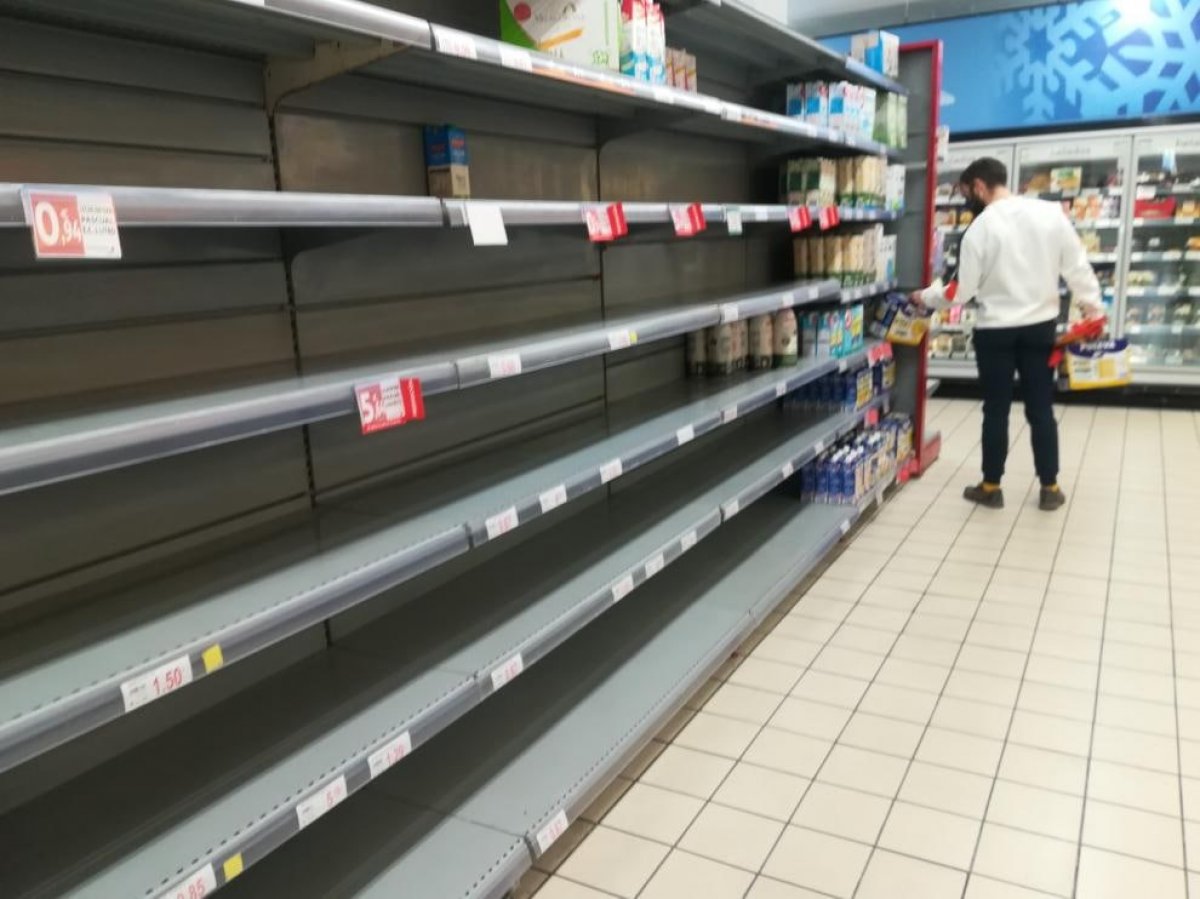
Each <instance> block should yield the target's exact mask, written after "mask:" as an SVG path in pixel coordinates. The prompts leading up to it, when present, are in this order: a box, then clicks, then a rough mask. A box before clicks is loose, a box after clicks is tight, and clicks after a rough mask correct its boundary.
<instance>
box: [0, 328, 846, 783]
mask: <svg viewBox="0 0 1200 899" xmlns="http://www.w3.org/2000/svg"><path fill="white" fill-rule="evenodd" d="M865 355H866V351H865V350H864V351H862V352H861V353H860V354H858V355H857V356H856V357H854V358H853V359H851V360H848V364H859V363H861V362H862V361H864V360H865ZM838 365H839V362H838V361H834V360H804V363H803V364H802V365H798V366H796V367H794V368H788V369H780V370H777V371H771V372H767V373H764V374H761V375H756V376H751V377H748V378H739V379H734V381H733V382H732V383H722V382H719V381H718V382H708V381H701V382H682V383H680V384H678V385H676V386H674V387H669V388H665V389H663V390H660V391H656V392H648V393H646V394H643V395H641V396H639V397H637V398H634V399H632V400H629V401H626V402H623V403H616V404H613V406H612V407H611V408H610V411H609V414H608V416H607V418H606V420H604V421H603V422H599V423H586V424H583V425H579V426H576V427H574V428H571V429H567V430H564V431H560V432H558V433H555V434H551V435H548V436H546V437H543V438H540V439H535V440H530V441H525V442H523V443H521V444H520V445H517V446H514V447H511V448H509V449H507V450H502V451H495V452H491V453H488V454H486V455H484V456H481V457H479V458H477V459H473V460H469V461H467V462H464V463H460V464H457V465H453V466H449V467H447V468H444V469H442V470H440V471H436V472H433V473H430V474H428V475H426V476H424V477H422V478H421V479H420V480H419V481H417V482H408V483H405V484H403V485H401V486H399V487H393V488H390V489H383V488H377V489H374V490H372V491H371V492H370V493H369V494H368V495H367V496H366V497H364V498H355V497H353V496H348V497H346V498H344V499H342V500H340V501H339V502H338V507H339V508H340V509H341V510H344V511H347V512H350V513H355V514H362V513H367V514H369V515H372V516H375V517H376V520H375V521H373V522H372V523H371V524H370V526H367V525H365V524H363V523H362V522H360V521H358V519H357V518H355V516H354V514H351V515H350V516H349V520H348V521H343V520H342V519H340V518H338V517H337V516H336V515H333V514H330V515H326V516H325V517H323V518H320V519H318V520H317V521H316V522H308V521H304V522H302V523H301V524H299V525H298V526H295V527H293V528H289V529H288V530H286V531H284V532H283V533H281V534H279V535H278V536H277V537H276V538H274V539H273V540H264V541H262V543H261V545H256V546H253V547H249V548H247V549H245V550H243V551H242V553H241V554H240V555H239V554H237V553H235V554H233V555H232V556H230V557H229V558H226V557H225V556H224V555H222V556H220V557H219V558H218V559H217V560H216V561H215V562H213V561H206V562H202V563H200V564H199V565H197V566H196V567H195V568H194V569H193V570H191V571H188V572H186V574H180V575H178V576H172V577H170V578H167V579H166V580H165V581H164V580H162V579H153V578H152V579H150V580H149V581H146V582H142V583H138V584H135V585H133V586H128V587H124V588H122V589H121V590H120V591H119V593H120V596H119V597H110V598H109V600H108V603H113V602H116V603H118V604H119V606H120V608H122V609H124V610H125V614H126V615H127V616H128V617H126V618H124V619H122V620H121V624H122V625H123V627H124V630H122V631H121V632H119V633H112V632H111V623H110V622H109V621H108V618H107V616H104V617H102V618H101V619H99V620H96V619H95V618H89V617H88V615H89V613H88V611H87V610H86V609H85V611H84V612H83V613H81V615H80V617H79V618H78V619H76V620H73V621H70V622H62V621H60V622H58V625H59V629H58V631H57V633H62V630H61V628H62V627H69V631H70V632H71V633H72V634H74V635H75V636H74V638H73V639H74V642H73V644H71V645H70V646H68V647H67V648H65V649H63V648H59V649H58V650H57V651H49V650H46V649H44V648H43V645H44V643H45V641H44V640H43V641H39V640H38V639H36V634H34V635H30V634H20V635H14V636H12V637H10V638H9V639H6V640H5V641H3V642H0V648H3V650H4V651H3V652H0V658H6V659H8V664H7V665H5V666H3V667H0V672H2V673H3V680H0V770H4V769H7V768H10V767H12V766H13V765H16V764H18V763H20V762H21V761H22V760H24V759H27V758H29V757H31V756H33V755H36V754H38V753H40V752H44V751H45V750H47V749H49V748H51V747H53V746H56V745H59V744H61V743H63V742H65V741H66V740H69V739H72V738H74V737H76V736H78V735H80V734H82V733H86V732H87V731H89V730H92V729H94V728H95V727H98V726H99V725H100V724H103V723H105V722H106V721H110V720H112V719H114V718H116V717H119V716H120V715H122V714H124V713H126V712H127V711H132V710H133V709H132V708H127V702H126V698H125V696H126V691H128V690H129V689H130V688H129V686H128V685H129V684H130V683H131V682H136V681H137V680H138V679H139V678H143V677H148V676H150V675H152V673H153V672H154V671H155V670H156V669H158V668H159V667H160V666H162V665H164V664H166V663H168V662H171V661H172V660H176V659H181V658H184V657H186V659H187V666H188V667H189V668H190V671H191V679H195V680H199V679H201V678H202V677H203V676H205V675H206V674H207V673H208V672H207V669H208V667H209V665H208V664H207V663H206V662H205V657H204V653H205V651H206V650H209V651H211V647H213V646H214V645H215V646H219V647H220V652H221V657H222V665H221V666H220V667H224V666H227V665H229V664H232V663H234V662H237V661H239V660H241V659H244V658H247V657H248V656H250V655H253V654H254V653H256V652H258V651H261V650H262V649H264V648H266V647H267V646H270V645H272V644H273V643H275V642H277V641H278V640H280V639H282V638H283V637H286V636H288V635H289V634H292V633H295V632H297V631H298V630H300V629H302V628H303V627H306V626H308V625H311V624H314V623H316V622H318V621H320V620H322V619H325V618H328V617H329V616H330V615H332V614H335V613H337V612H339V611H342V610H345V609H347V608H349V607H352V606H354V605H357V604H358V603H361V602H364V601H366V600H367V599H370V598H371V597H373V596H375V595H377V594H379V593H380V592H382V591H384V590H386V589H387V588H389V587H391V586H394V585H396V584H399V583H402V582H404V581H407V580H410V579H411V578H413V577H415V576H416V575H418V574H420V573H422V572H424V571H427V570H429V569H431V568H434V567H437V566H438V565H440V564H443V563H444V562H446V561H448V560H449V559H451V558H454V557H455V556H458V555H460V554H462V553H464V552H466V551H467V550H468V549H469V547H470V545H472V544H474V545H480V544H482V543H485V542H487V541H488V540H489V539H492V538H494V537H497V536H499V535H500V534H501V533H506V532H507V531H508V530H511V529H512V528H515V527H518V526H520V525H524V524H528V523H529V522H530V521H532V520H534V519H536V518H539V517H540V516H541V515H543V514H545V512H546V511H548V510H549V509H550V508H552V507H553V506H554V505H558V504H562V503H565V502H569V501H572V500H575V499H578V498H580V497H582V496H584V495H586V494H588V493H590V492H592V491H594V490H597V489H599V488H600V487H601V486H603V484H604V483H605V482H606V481H607V480H610V479H611V478H612V477H615V476H619V475H621V474H625V473H628V472H630V471H633V470H634V469H636V468H638V467H640V466H642V465H645V464H646V463H648V462H650V461H652V460H654V459H656V458H659V457H661V456H663V455H665V454H667V453H670V452H673V451H674V450H675V449H677V448H678V447H680V446H681V445H683V444H685V443H687V442H690V441H691V440H692V439H694V438H696V437H698V436H702V435H703V434H705V433H708V432H709V431H712V430H715V429H717V428H719V427H721V426H722V424H726V423H729V422H732V421H735V420H736V419H737V418H738V417H739V416H743V415H746V414H748V413H749V412H750V411H752V410H754V409H756V408H759V407H761V406H763V405H765V404H767V403H770V402H771V401H773V400H774V399H775V398H776V397H777V396H780V395H782V394H784V393H786V392H788V391H790V390H795V389H797V388H799V387H800V386H802V385H803V384H805V383H808V382H809V381H811V380H814V379H815V378H817V377H820V376H821V375H822V374H825V373H827V372H829V371H831V370H833V369H834V368H836V367H838ZM614 462H617V463H619V464H618V465H617V466H616V467H615V470H613V469H612V468H610V466H612V464H613V463H614ZM606 469H607V472H606ZM547 497H551V498H553V499H551V500H547V499H546V498H547ZM396 510H402V511H400V512H397V511H396ZM239 565H242V566H245V567H246V568H247V569H249V570H250V571H252V572H253V576H252V577H241V578H239V577H238V576H237V571H238V569H239ZM176 577H177V578H178V580H176V579H175V578H176ZM198 585H199V586H198ZM99 599H100V597H96V598H95V600H96V601H94V602H93V603H90V604H89V608H90V607H92V606H94V607H96V608H102V607H103V608H107V607H108V603H99V602H98V600H99ZM89 634H90V635H92V636H91V637H90V638H89V636H88V635H89ZM48 639H49V638H48ZM123 684H124V685H127V686H126V687H125V688H124V690H123V687H122V685H123Z"/></svg>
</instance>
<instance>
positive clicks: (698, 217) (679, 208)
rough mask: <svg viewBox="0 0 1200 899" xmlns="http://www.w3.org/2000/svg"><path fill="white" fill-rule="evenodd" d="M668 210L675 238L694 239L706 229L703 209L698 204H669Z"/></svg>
mask: <svg viewBox="0 0 1200 899" xmlns="http://www.w3.org/2000/svg"><path fill="white" fill-rule="evenodd" d="M669 209H670V211H671V221H672V223H673V224H674V225H675V236H676V237H694V236H695V235H697V234H699V233H700V232H701V231H703V230H704V229H705V228H707V227H708V223H707V222H706V221H705V220H704V207H702V206H701V205H700V204H699V203H688V204H687V205H678V204H671V206H670V207H669Z"/></svg>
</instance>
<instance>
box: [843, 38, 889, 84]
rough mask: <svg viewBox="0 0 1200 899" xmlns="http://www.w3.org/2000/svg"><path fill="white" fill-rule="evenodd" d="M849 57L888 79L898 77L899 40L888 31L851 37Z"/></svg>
mask: <svg viewBox="0 0 1200 899" xmlns="http://www.w3.org/2000/svg"><path fill="white" fill-rule="evenodd" d="M850 56H851V57H853V58H854V59H857V60H858V61H859V62H861V63H862V64H863V65H865V66H866V67H867V68H868V69H872V70H874V71H876V72H878V73H879V74H881V75H886V76H887V77H888V78H899V77H900V38H899V37H898V36H896V35H894V34H892V33H891V32H889V31H864V32H863V33H862V34H855V35H852V36H851V37H850Z"/></svg>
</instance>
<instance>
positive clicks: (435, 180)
mask: <svg viewBox="0 0 1200 899" xmlns="http://www.w3.org/2000/svg"><path fill="white" fill-rule="evenodd" d="M424 139H425V174H426V177H427V178H428V180H429V195H430V196H432V197H469V196H471V172H470V169H469V168H468V164H469V159H468V156H467V136H466V134H464V133H463V131H462V129H460V128H455V127H454V126H453V125H426V126H425V129H424Z"/></svg>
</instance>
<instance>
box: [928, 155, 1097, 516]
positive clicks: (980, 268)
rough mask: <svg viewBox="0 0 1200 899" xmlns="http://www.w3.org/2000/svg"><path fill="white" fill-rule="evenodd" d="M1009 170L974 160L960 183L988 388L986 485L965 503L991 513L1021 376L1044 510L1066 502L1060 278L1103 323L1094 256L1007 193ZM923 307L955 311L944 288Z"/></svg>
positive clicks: (1060, 223) (1045, 208)
mask: <svg viewBox="0 0 1200 899" xmlns="http://www.w3.org/2000/svg"><path fill="white" fill-rule="evenodd" d="M1007 184H1008V170H1007V169H1006V168H1005V167H1004V163H1002V162H1000V161H999V160H998V159H991V158H988V157H985V158H982V159H977V160H975V161H974V162H972V163H971V164H970V165H969V166H967V168H966V170H965V171H964V172H963V173H962V176H961V177H960V178H959V190H960V191H961V192H962V194H963V196H964V197H965V198H966V201H967V208H968V209H970V210H971V211H972V212H973V213H974V214H975V218H974V219H973V220H972V222H971V225H970V227H969V228H968V229H967V232H966V233H965V234H964V235H963V238H962V242H961V245H960V247H959V256H958V292H957V294H956V295H955V299H956V300H958V301H961V302H967V301H969V300H972V299H973V300H975V302H976V303H977V305H978V307H979V308H978V313H977V318H976V323H975V337H974V343H975V361H976V364H977V366H978V368H979V383H980V386H981V387H982V389H983V481H982V482H981V483H979V484H977V485H975V486H972V487H968V488H966V490H964V491H963V498H964V499H967V500H970V501H971V502H973V503H978V504H979V505H981V506H985V507H987V508H989V509H1002V508H1004V494H1003V493H1002V492H1001V490H1000V481H1001V479H1002V478H1003V477H1004V463H1005V460H1006V458H1007V457H1008V417H1009V412H1010V410H1011V409H1012V401H1013V376H1014V374H1019V375H1020V378H1021V390H1022V393H1023V394H1024V398H1025V419H1026V421H1028V422H1029V431H1030V435H1031V438H1032V442H1033V459H1034V466H1035V468H1036V470H1037V476H1038V480H1039V481H1041V486H1042V489H1041V494H1040V497H1039V501H1038V508H1040V509H1043V510H1045V511H1053V510H1055V509H1058V508H1059V507H1061V506H1062V505H1063V504H1064V503H1065V502H1066V497H1065V496H1064V495H1063V492H1062V490H1061V489H1059V486H1058V423H1057V422H1056V421H1055V419H1054V409H1053V403H1054V382H1055V372H1054V370H1053V369H1051V368H1050V366H1049V357H1050V354H1051V352H1052V351H1053V349H1054V342H1055V339H1056V331H1057V322H1058V315H1059V309H1060V299H1059V278H1060V277H1061V278H1062V279H1063V280H1065V281H1066V283H1067V286H1068V287H1069V288H1070V290H1071V294H1072V297H1073V298H1074V300H1075V301H1076V302H1077V303H1079V304H1080V306H1082V307H1083V309H1084V311H1085V313H1086V314H1087V315H1088V316H1089V317H1090V316H1094V315H1103V314H1104V307H1103V306H1102V305H1101V303H1100V284H1099V282H1098V281H1097V280H1096V274H1095V272H1093V271H1092V268H1091V266H1090V265H1089V264H1088V260H1087V251H1086V250H1085V249H1084V247H1083V243H1082V242H1081V241H1080V239H1079V235H1078V234H1076V233H1075V229H1074V227H1073V226H1072V225H1071V222H1070V221H1069V220H1068V219H1067V217H1066V215H1065V214H1064V213H1063V211H1062V208H1061V207H1060V206H1059V204H1057V203H1050V202H1046V201H1044V200H1037V199H1031V198H1028V197H1014V196H1012V195H1011V194H1010V193H1009V190H1008V187H1007V186H1006V185H1007ZM913 298H914V300H916V301H917V302H919V303H921V304H923V305H925V306H927V307H933V308H945V307H946V306H948V305H949V302H948V301H947V300H946V297H945V294H944V292H943V290H942V288H940V287H938V286H934V287H930V288H927V289H926V290H924V291H918V292H917V293H916V294H914V295H913Z"/></svg>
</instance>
